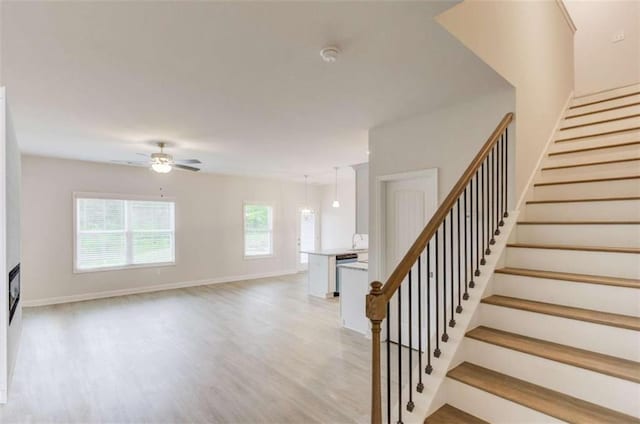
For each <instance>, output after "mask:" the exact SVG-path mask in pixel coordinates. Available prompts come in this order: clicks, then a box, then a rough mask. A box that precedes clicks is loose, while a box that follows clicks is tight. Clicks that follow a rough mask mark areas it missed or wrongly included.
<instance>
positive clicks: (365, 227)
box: [353, 163, 369, 234]
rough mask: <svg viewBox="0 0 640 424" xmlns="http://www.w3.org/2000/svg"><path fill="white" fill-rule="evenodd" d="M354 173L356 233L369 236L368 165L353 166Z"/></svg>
mask: <svg viewBox="0 0 640 424" xmlns="http://www.w3.org/2000/svg"><path fill="white" fill-rule="evenodd" d="M353 170H354V171H355V172H356V232H357V233H358V234H369V163H361V164H358V165H354V166H353Z"/></svg>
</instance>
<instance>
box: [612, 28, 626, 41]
mask: <svg viewBox="0 0 640 424" xmlns="http://www.w3.org/2000/svg"><path fill="white" fill-rule="evenodd" d="M622 40H624V31H622V30H620V31H618V32H616V33H615V34H613V37H611V42H612V43H618V42H620V41H622Z"/></svg>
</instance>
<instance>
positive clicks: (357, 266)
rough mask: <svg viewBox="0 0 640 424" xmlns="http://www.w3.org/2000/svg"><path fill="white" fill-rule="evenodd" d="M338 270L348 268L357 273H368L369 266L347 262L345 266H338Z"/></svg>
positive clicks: (362, 263) (365, 263)
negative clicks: (357, 271)
mask: <svg viewBox="0 0 640 424" xmlns="http://www.w3.org/2000/svg"><path fill="white" fill-rule="evenodd" d="M338 268H350V269H357V270H359V271H368V270H369V264H368V263H367V262H349V263H346V264H340V265H338Z"/></svg>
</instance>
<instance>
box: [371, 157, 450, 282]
mask: <svg viewBox="0 0 640 424" xmlns="http://www.w3.org/2000/svg"><path fill="white" fill-rule="evenodd" d="M423 177H426V178H428V183H427V184H428V186H427V187H425V188H426V189H428V190H429V191H430V192H432V193H434V195H435V207H436V209H437V207H438V206H439V202H438V168H428V169H421V170H417V171H409V172H401V173H398V174H388V175H380V176H378V177H376V182H375V207H376V211H377V214H376V222H375V224H374V225H375V229H376V232H377V234H378V237H377V242H376V247H375V253H376V258H377V261H376V262H377V263H376V267H375V269H374V270H373V271H374V273H375V275H374V276H373V278H374V280H377V281H382V278H383V275H385V272H384V271H385V267H386V263H387V257H386V249H385V246H386V241H387V240H386V238H387V206H386V205H387V198H386V184H387V183H389V182H392V181H401V180H412V179H416V178H423ZM370 277H371V276H370ZM382 282H383V283H384V281H382Z"/></svg>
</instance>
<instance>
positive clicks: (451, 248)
mask: <svg viewBox="0 0 640 424" xmlns="http://www.w3.org/2000/svg"><path fill="white" fill-rule="evenodd" d="M454 207H455V206H454ZM454 207H452V208H451V210H450V211H449V242H450V243H449V244H450V246H449V251H450V252H451V258H450V262H449V271H450V272H451V276H450V277H449V280H450V284H449V285H450V286H451V319H450V320H449V327H455V326H456V320H455V319H454V317H453V311H454V306H455V303H456V300H455V299H456V298H455V294H454V287H455V285H456V282H455V279H454V274H453V259H454V256H453V208H454Z"/></svg>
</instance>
